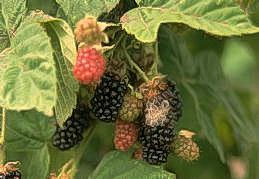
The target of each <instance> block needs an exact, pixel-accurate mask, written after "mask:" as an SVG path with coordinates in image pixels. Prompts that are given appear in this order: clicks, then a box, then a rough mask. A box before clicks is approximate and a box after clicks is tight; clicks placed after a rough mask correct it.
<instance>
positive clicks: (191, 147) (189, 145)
mask: <svg viewBox="0 0 259 179" xmlns="http://www.w3.org/2000/svg"><path fill="white" fill-rule="evenodd" d="M193 135H194V133H193V132H191V131H186V130H181V131H180V132H179V134H178V135H177V136H176V137H175V138H174V141H173V143H172V144H171V149H172V152H173V153H174V154H176V155H177V156H178V157H180V158H182V159H184V160H186V161H188V162H190V161H194V160H198V158H199V157H200V149H199V146H198V144H197V143H196V142H195V141H193V139H192V136H193Z"/></svg>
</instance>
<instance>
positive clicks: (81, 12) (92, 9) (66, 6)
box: [57, 0, 119, 26]
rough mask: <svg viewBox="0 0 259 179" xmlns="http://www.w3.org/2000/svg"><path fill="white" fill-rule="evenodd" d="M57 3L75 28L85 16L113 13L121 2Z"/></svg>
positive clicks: (76, 0) (65, 0)
mask: <svg viewBox="0 0 259 179" xmlns="http://www.w3.org/2000/svg"><path fill="white" fill-rule="evenodd" d="M57 3H58V4H59V5H60V6H61V7H62V9H63V11H64V13H65V15H66V17H67V19H68V22H69V24H70V25H71V26H74V25H75V23H76V22H77V21H78V20H80V19H82V18H83V17H84V16H85V15H91V16H95V17H98V16H100V15H101V14H102V13H105V12H109V11H111V10H112V9H113V8H114V7H115V6H116V5H117V4H118V3H119V0H95V1H89V0H88V1H82V0H57Z"/></svg>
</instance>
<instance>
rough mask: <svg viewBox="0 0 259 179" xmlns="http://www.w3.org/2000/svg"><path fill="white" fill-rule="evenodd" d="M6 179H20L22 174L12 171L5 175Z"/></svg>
mask: <svg viewBox="0 0 259 179" xmlns="http://www.w3.org/2000/svg"><path fill="white" fill-rule="evenodd" d="M5 178H6V179H20V178H22V174H21V172H19V171H18V170H16V171H11V172H9V173H7V174H6V175H5Z"/></svg>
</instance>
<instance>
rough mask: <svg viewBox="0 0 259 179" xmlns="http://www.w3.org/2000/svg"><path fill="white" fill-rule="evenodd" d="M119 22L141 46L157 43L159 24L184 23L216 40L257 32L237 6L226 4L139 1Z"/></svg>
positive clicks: (224, 1) (224, 0)
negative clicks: (220, 37) (137, 5)
mask: <svg viewBox="0 0 259 179" xmlns="http://www.w3.org/2000/svg"><path fill="white" fill-rule="evenodd" d="M137 2H138V4H139V5H140V7H138V8H135V9H132V10H130V11H128V12H127V13H125V14H124V16H123V17H122V18H121V22H122V27H123V28H124V29H125V30H126V31H127V32H128V33H129V34H133V35H135V37H136V38H137V39H138V40H140V41H142V42H153V41H155V40H156V37H157V32H158V29H159V26H160V24H161V23H184V24H186V25H188V26H190V27H192V28H194V29H198V30H203V31H205V32H207V33H210V34H213V35H218V36H233V35H242V34H252V33H257V32H259V28H258V27H256V26H254V25H252V23H251V22H250V20H249V18H248V16H247V15H246V14H245V13H244V12H243V11H242V10H241V8H240V7H239V6H238V4H236V3H234V2H233V1H229V0H220V1H219V0H207V1H201V0H172V1H171V0H170V1H169V0H152V1H150V0H138V1H137Z"/></svg>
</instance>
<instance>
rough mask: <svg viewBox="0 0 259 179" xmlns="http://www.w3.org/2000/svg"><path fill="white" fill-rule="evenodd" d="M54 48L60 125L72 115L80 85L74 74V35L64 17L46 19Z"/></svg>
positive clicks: (46, 25)
mask: <svg viewBox="0 0 259 179" xmlns="http://www.w3.org/2000/svg"><path fill="white" fill-rule="evenodd" d="M44 27H45V28H46V29H47V32H48V35H49V37H50V38H51V44H52V47H53V49H54V52H53V56H54V59H55V65H56V75H57V103H56V105H55V114H56V119H57V121H58V123H59V124H60V125H62V124H63V123H64V121H66V119H67V118H68V117H70V116H71V115H72V112H73V109H74V108H75V107H76V102H77V91H78V89H79V85H78V83H77V81H76V80H75V78H74V76H73V64H74V62H75V59H76V53H77V52H76V45H75V41H74V35H73V32H72V30H71V29H70V27H69V25H68V24H67V23H66V22H65V21H64V20H62V19H56V18H50V19H45V20H44Z"/></svg>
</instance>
